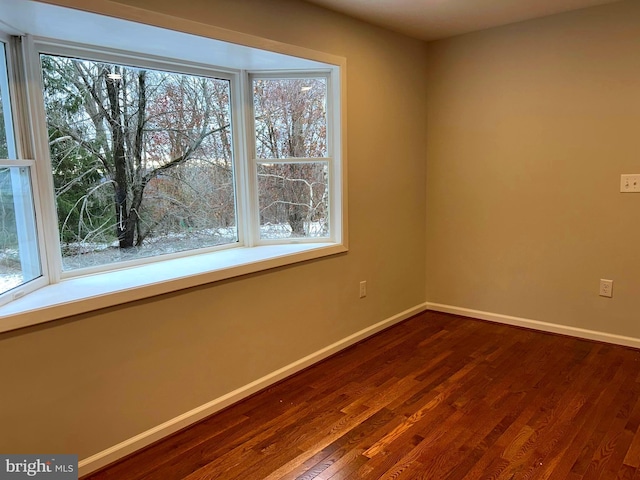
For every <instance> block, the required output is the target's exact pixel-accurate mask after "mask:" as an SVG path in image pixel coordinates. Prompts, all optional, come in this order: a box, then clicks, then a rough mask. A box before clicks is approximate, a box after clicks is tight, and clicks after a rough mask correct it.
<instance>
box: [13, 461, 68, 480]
mask: <svg viewBox="0 0 640 480" xmlns="http://www.w3.org/2000/svg"><path fill="white" fill-rule="evenodd" d="M30 478H34V479H42V480H78V456H77V455H0V480H18V479H30Z"/></svg>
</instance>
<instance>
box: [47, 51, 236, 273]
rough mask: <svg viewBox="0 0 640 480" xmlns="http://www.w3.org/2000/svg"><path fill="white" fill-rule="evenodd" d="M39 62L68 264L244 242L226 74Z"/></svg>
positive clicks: (51, 60) (53, 59)
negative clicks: (240, 238) (237, 204)
mask: <svg viewBox="0 0 640 480" xmlns="http://www.w3.org/2000/svg"><path fill="white" fill-rule="evenodd" d="M41 62H42V74H43V81H44V101H45V110H46V114H47V123H48V129H49V144H50V152H51V161H52V169H53V172H52V173H53V179H54V185H55V194H56V204H57V209H58V222H59V230H60V240H61V247H62V259H63V269H64V270H71V269H77V268H83V267H92V266H97V265H105V264H111V263H113V262H118V261H125V260H131V259H137V258H141V257H150V256H155V255H161V254H165V253H174V252H181V251H186V250H192V249H198V248H206V247H212V246H216V245H221V244H227V243H231V242H236V241H237V230H236V211H235V192H234V179H233V164H232V140H231V135H232V132H231V109H230V82H229V81H228V80H222V79H217V78H209V77H202V76H195V75H186V74H179V73H172V72H163V71H158V70H152V69H142V68H134V67H129V66H123V65H114V64H109V63H103V62H96V61H89V60H79V59H72V58H66V57H61V56H51V55H42V56H41Z"/></svg>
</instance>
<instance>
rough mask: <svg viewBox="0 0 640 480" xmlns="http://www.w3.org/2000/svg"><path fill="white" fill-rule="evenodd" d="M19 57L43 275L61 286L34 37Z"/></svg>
mask: <svg viewBox="0 0 640 480" xmlns="http://www.w3.org/2000/svg"><path fill="white" fill-rule="evenodd" d="M19 57H20V58H21V61H22V62H23V64H22V65H21V68H20V74H21V75H23V77H24V82H23V84H24V85H25V90H24V91H23V92H22V94H23V95H24V98H25V101H24V103H23V105H24V108H23V118H24V120H23V121H22V123H23V125H24V131H25V132H29V133H30V138H31V139H32V142H25V148H27V146H28V147H29V148H30V149H31V151H32V156H33V158H34V159H35V160H36V166H35V169H36V173H37V175H36V181H37V188H36V189H35V191H34V200H35V202H36V206H37V209H36V211H37V212H40V214H41V216H40V218H39V219H38V220H39V221H38V231H39V238H40V239H41V240H40V252H41V255H42V267H43V271H44V272H46V275H47V276H48V278H49V282H50V283H57V282H59V281H60V279H61V271H62V258H61V257H60V237H59V236H58V222H57V211H56V202H55V188H54V185H53V178H52V177H51V175H48V174H47V172H50V171H51V160H50V158H49V133H48V129H47V121H46V118H45V112H44V100H43V94H42V76H41V74H40V60H39V57H38V52H37V50H36V47H35V44H34V41H33V37H32V36H30V35H27V36H24V37H21V42H20V52H19Z"/></svg>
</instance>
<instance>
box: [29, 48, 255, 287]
mask: <svg viewBox="0 0 640 480" xmlns="http://www.w3.org/2000/svg"><path fill="white" fill-rule="evenodd" d="M27 41H28V42H30V44H31V45H30V47H29V53H27V54H25V56H26V57H27V61H28V62H29V64H30V71H31V73H30V75H31V78H32V80H33V81H31V82H29V85H30V86H33V88H32V91H30V92H29V95H30V98H32V99H33V100H34V101H33V102H32V109H31V112H30V113H31V117H32V119H33V120H32V121H33V122H34V123H38V129H39V130H40V131H44V132H46V131H47V120H46V113H45V111H44V97H43V92H42V74H41V69H42V67H41V62H40V55H53V56H63V57H71V58H78V59H82V60H89V61H97V62H105V63H112V64H118V65H128V66H133V67H135V68H149V69H154V70H158V71H166V72H174V73H178V74H187V75H198V76H204V77H211V78H219V79H222V80H228V81H229V83H230V92H231V95H230V104H231V105H230V107H231V123H232V143H233V145H232V150H233V158H232V163H233V170H234V188H235V194H236V202H235V203H236V206H235V208H236V219H237V218H238V217H239V216H240V213H241V212H240V211H239V209H238V204H239V203H240V204H241V203H242V202H239V201H238V198H240V197H244V196H246V193H245V192H244V191H243V187H242V185H241V182H238V180H237V178H238V177H237V174H236V172H237V171H238V163H240V160H239V159H241V158H243V157H244V149H243V143H242V142H241V141H240V140H239V137H240V136H239V135H237V134H236V132H240V131H241V130H242V125H243V117H242V110H243V109H242V107H241V105H242V103H241V102H242V100H241V97H240V92H241V89H242V86H241V82H240V75H241V72H238V71H234V70H231V69H220V68H215V67H211V66H207V65H197V64H195V63H183V62H179V61H175V60H170V59H163V58H157V57H153V56H142V57H141V56H139V55H132V54H128V53H127V52H121V51H116V50H111V49H107V48H100V47H96V46H91V45H80V44H72V43H68V42H60V41H57V40H52V39H46V38H31V37H28V40H27ZM234 107H236V110H237V114H236V111H234ZM37 140H38V141H37V143H36V145H35V150H36V157H37V158H40V159H41V162H40V165H41V168H42V169H43V170H44V171H45V172H47V175H41V177H46V178H42V179H41V183H40V185H39V188H40V189H41V191H46V192H48V195H49V198H53V197H52V195H53V192H54V186H53V178H52V176H51V175H50V172H51V170H52V167H51V156H50V150H49V145H48V141H47V138H46V137H44V136H42V135H40V136H39V137H38V139H37ZM46 213H47V215H46V216H45V218H46V225H45V228H46V230H47V245H49V246H50V250H51V249H55V250H53V251H49V255H48V260H49V270H50V272H51V281H52V282H53V283H55V282H58V281H60V280H64V279H67V278H73V277H77V276H82V275H91V274H98V273H101V272H107V271H111V270H114V269H122V268H130V267H136V266H139V265H144V264H147V263H154V262H161V261H163V260H171V259H173V258H181V257H185V256H188V255H200V254H203V253H209V252H214V251H219V250H224V249H227V248H237V247H238V246H244V238H245V236H246V234H245V232H244V229H243V227H242V226H241V225H240V222H238V233H237V235H238V241H237V242H233V243H229V244H224V245H217V246H213V247H208V248H202V249H198V250H187V251H183V252H177V253H173V254H165V255H162V256H151V257H144V258H139V259H135V260H129V261H124V262H119V263H118V264H116V266H115V267H114V266H111V265H99V266H95V267H90V268H82V269H77V270H70V271H64V270H63V268H62V258H61V256H60V235H59V231H58V217H57V212H56V206H55V202H50V208H49V211H48V212H46Z"/></svg>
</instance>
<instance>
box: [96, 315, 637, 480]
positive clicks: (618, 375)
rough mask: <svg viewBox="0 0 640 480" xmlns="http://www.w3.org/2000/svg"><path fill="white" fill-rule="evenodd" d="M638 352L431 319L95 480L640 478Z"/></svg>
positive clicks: (348, 353)
mask: <svg viewBox="0 0 640 480" xmlns="http://www.w3.org/2000/svg"><path fill="white" fill-rule="evenodd" d="M639 374H640V351H638V350H634V349H630V348H625V347H618V346H613V345H608V344H602V343H597V342H590V341H584V340H578V339H574V338H570V337H563V336H559V335H551V334H543V333H539V332H534V331H530V330H525V329H519V328H513V327H508V326H504V325H496V324H491V323H487V322H482V321H477V320H471V319H467V318H462V317H457V316H454V315H446V314H440V313H434V312H427V313H424V314H421V315H419V316H417V317H414V318H412V319H409V320H407V321H406V322H404V323H402V324H399V325H397V326H395V327H393V328H390V329H388V330H386V331H384V332H382V333H380V334H378V335H376V336H375V337H373V338H370V339H368V340H367V341H364V342H362V343H360V344H358V345H356V346H353V347H351V348H349V349H347V350H345V351H343V352H341V353H340V354H338V355H336V356H334V357H331V358H330V359H328V360H325V361H324V362H322V363H320V364H318V365H316V366H314V367H312V368H309V369H307V370H305V371H303V372H301V373H299V374H297V375H295V376H293V377H291V378H289V379H287V380H285V381H283V382H281V383H279V384H277V385H275V386H273V387H272V388H269V389H267V390H265V391H263V392H260V393H259V394H256V395H254V396H252V397H251V398H249V399H247V400H245V401H243V402H241V403H238V404H236V405H235V406H233V407H230V408H228V409H226V410H224V411H222V412H219V413H218V414H216V415H214V416H212V417H209V418H208V419H206V420H205V421H203V422H201V423H198V424H197V425H195V426H193V427H191V428H189V429H186V430H184V431H182V432H179V433H177V434H175V435H173V436H172V437H170V438H168V439H166V440H163V441H161V442H159V443H157V444H155V445H154V446H152V447H150V448H147V449H145V450H143V451H141V452H139V453H138V454H136V455H134V456H131V457H129V458H127V459H125V460H124V461H122V462H120V463H117V464H115V465H113V466H111V467H110V468H108V469H106V470H103V471H100V472H98V473H96V474H94V475H92V476H90V477H87V478H88V479H91V480H103V479H118V480H120V479H124V480H138V479H145V480H156V479H157V480H178V479H185V480H204V479H216V480H226V479H240V480H263V479H292V480H293V479H300V480H312V479H314V480H328V479H331V480H345V479H393V480H399V479H429V480H459V479H491V480H498V479H500V480H502V479H504V480H515V479H523V480H524V479H552V480H556V479H567V480H578V479H582V480H591V479H617V478H618V479H629V480H633V479H638V480H640V469H639V468H638V467H639V466H640V432H639V427H640V383H639V382H640V375H639Z"/></svg>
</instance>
